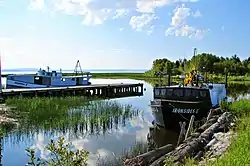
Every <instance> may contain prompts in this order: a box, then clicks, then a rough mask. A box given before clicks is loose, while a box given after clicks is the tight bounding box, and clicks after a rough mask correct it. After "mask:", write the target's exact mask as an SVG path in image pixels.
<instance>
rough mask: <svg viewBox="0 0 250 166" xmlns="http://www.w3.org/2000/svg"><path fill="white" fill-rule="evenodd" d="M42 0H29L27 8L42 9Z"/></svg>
mask: <svg viewBox="0 0 250 166" xmlns="http://www.w3.org/2000/svg"><path fill="white" fill-rule="evenodd" d="M44 5H45V3H44V0H30V5H29V9H31V10H42V9H43V8H44Z"/></svg>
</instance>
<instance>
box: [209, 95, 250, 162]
mask: <svg viewBox="0 0 250 166" xmlns="http://www.w3.org/2000/svg"><path fill="white" fill-rule="evenodd" d="M230 110H231V111H232V112H233V113H235V114H236V115H238V117H239V124H238V126H237V129H236V130H237V137H236V139H235V140H233V142H232V144H231V145H230V147H229V149H228V151H227V152H226V153H225V154H224V156H223V157H222V158H218V159H217V160H216V161H215V162H214V163H211V162H208V163H207V164H206V165H208V166H224V165H249V163H250V158H249V156H250V142H249V140H250V100H249V99H243V100H240V101H236V102H234V103H233V104H232V105H231V107H230Z"/></svg>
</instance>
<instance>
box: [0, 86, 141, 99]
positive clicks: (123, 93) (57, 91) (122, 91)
mask: <svg viewBox="0 0 250 166" xmlns="http://www.w3.org/2000/svg"><path fill="white" fill-rule="evenodd" d="M1 93H2V96H3V97H4V98H8V97H17V96H23V97H40V96H41V97H42V96H79V95H80V96H97V97H104V98H109V97H112V98H116V97H117V98H118V97H129V96H142V95H143V84H140V83H139V84H123V83H120V84H93V85H85V86H68V87H52V88H21V89H2V92H1Z"/></svg>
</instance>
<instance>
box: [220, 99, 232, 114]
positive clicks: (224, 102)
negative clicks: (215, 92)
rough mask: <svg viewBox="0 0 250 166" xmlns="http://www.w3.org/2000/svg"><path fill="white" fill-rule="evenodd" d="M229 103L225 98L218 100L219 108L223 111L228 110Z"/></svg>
mask: <svg viewBox="0 0 250 166" xmlns="http://www.w3.org/2000/svg"><path fill="white" fill-rule="evenodd" d="M230 105H231V103H229V102H228V101H227V100H221V101H220V108H221V109H222V110H223V111H225V112H226V111H229V108H230Z"/></svg>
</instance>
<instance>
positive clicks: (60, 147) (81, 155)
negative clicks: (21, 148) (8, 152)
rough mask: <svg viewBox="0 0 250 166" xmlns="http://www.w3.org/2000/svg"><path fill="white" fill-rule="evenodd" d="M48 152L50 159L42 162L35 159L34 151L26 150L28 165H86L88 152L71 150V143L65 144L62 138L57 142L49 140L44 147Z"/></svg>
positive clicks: (37, 158) (39, 159)
mask: <svg viewBox="0 0 250 166" xmlns="http://www.w3.org/2000/svg"><path fill="white" fill-rule="evenodd" d="M45 149H46V150H48V151H49V152H50V154H51V155H50V158H49V159H47V160H42V159H41V158H39V157H35V150H34V149H31V148H27V149H26V151H27V152H28V156H29V160H30V161H29V162H28V165H30V166H35V165H41V166H42V165H51V166H67V165H70V166H79V165H83V166H86V165H87V160H88V156H89V152H87V151H85V150H78V149H77V150H75V149H72V146H71V143H66V142H65V140H64V138H63V137H60V138H59V140H58V141H54V140H51V142H50V143H49V144H48V145H47V146H46V147H45Z"/></svg>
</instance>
